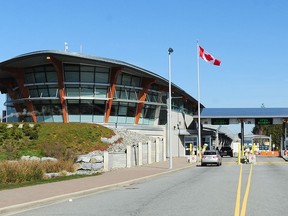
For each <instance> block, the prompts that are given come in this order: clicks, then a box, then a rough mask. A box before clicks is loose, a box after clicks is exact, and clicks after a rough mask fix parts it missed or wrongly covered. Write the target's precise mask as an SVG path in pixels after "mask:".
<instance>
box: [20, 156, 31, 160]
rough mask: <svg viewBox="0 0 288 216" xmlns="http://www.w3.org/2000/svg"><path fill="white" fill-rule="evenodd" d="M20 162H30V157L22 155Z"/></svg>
mask: <svg viewBox="0 0 288 216" xmlns="http://www.w3.org/2000/svg"><path fill="white" fill-rule="evenodd" d="M21 160H30V156H28V155H23V156H21Z"/></svg>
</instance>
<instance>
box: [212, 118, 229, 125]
mask: <svg viewBox="0 0 288 216" xmlns="http://www.w3.org/2000/svg"><path fill="white" fill-rule="evenodd" d="M211 124H212V125H229V118H212V119H211Z"/></svg>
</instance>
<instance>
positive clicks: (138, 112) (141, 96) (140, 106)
mask: <svg viewBox="0 0 288 216" xmlns="http://www.w3.org/2000/svg"><path fill="white" fill-rule="evenodd" d="M154 82H155V79H150V78H144V79H143V82H142V88H143V89H142V91H141V92H140V94H139V98H138V100H139V103H138V104H137V108H136V114H135V124H136V125H137V124H138V123H139V120H140V117H141V112H142V109H143V107H144V102H145V100H146V97H147V92H148V89H149V87H150V86H151V84H152V83H154Z"/></svg>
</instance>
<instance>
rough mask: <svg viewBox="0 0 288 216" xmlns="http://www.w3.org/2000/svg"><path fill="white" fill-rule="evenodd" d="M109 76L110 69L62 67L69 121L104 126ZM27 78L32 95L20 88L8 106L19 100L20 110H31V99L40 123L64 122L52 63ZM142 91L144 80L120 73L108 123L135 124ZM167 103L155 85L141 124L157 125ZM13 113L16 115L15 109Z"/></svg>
mask: <svg viewBox="0 0 288 216" xmlns="http://www.w3.org/2000/svg"><path fill="white" fill-rule="evenodd" d="M110 73H111V68H108V67H101V66H99V65H97V66H96V65H80V64H63V80H64V83H63V84H64V92H65V101H66V107H67V113H68V122H95V123H104V121H105V114H106V110H107V101H109V99H110V98H108V93H109V90H110V75H111V74H110ZM24 77H25V80H24V82H25V84H24V86H25V88H27V89H28V92H29V96H28V97H27V96H26V97H25V95H23V92H22V91H21V90H20V89H19V88H18V89H15V90H14V95H16V98H15V97H14V98H13V100H12V99H11V98H10V97H9V101H8V100H7V102H6V103H7V104H10V105H13V104H14V103H15V100H17V99H18V100H17V103H18V105H19V106H20V107H21V109H22V110H28V109H27V103H26V102H27V101H28V100H29V101H31V102H32V104H33V109H34V114H35V115H36V119H37V122H63V113H62V105H61V103H60V95H59V91H60V89H59V84H58V78H57V77H58V76H57V72H56V70H55V68H54V66H53V65H52V64H51V65H41V66H36V67H30V68H25V69H24ZM144 87H145V86H144ZM142 90H143V86H142V77H139V76H135V75H132V74H129V73H125V71H123V72H122V73H120V74H119V76H118V77H117V81H116V90H115V92H114V97H113V102H112V107H111V112H110V117H109V120H108V123H124V124H134V123H135V116H136V115H137V112H136V111H137V106H138V103H139V102H141V101H139V97H140V93H141V92H142ZM13 101H14V102H13ZM165 102H166V100H165V101H164V102H163V92H161V91H160V90H159V86H158V85H157V84H152V85H151V87H150V88H149V90H148V92H147V94H146V100H145V101H144V107H143V109H142V111H141V116H140V119H139V124H147V125H152V124H154V123H155V119H159V113H160V112H157V110H160V109H161V107H164V108H165V107H166V105H165ZM10 110H11V112H12V110H14V112H15V113H16V111H15V109H13V106H11V109H10ZM25 112H26V113H24V115H23V116H24V120H25V121H29V122H30V121H32V118H31V115H30V114H29V113H28V112H27V111H25ZM156 113H158V116H156V115H157V114H156ZM14 116H17V114H15V115H14ZM14 120H15V119H14V118H13V121H14ZM18 120H19V119H18Z"/></svg>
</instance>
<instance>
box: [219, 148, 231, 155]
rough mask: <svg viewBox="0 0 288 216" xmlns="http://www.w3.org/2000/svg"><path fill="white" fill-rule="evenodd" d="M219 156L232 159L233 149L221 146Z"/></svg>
mask: <svg viewBox="0 0 288 216" xmlns="http://www.w3.org/2000/svg"><path fill="white" fill-rule="evenodd" d="M220 155H221V157H223V156H230V157H233V149H232V148H231V147H230V146H223V147H221V149H220Z"/></svg>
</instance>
